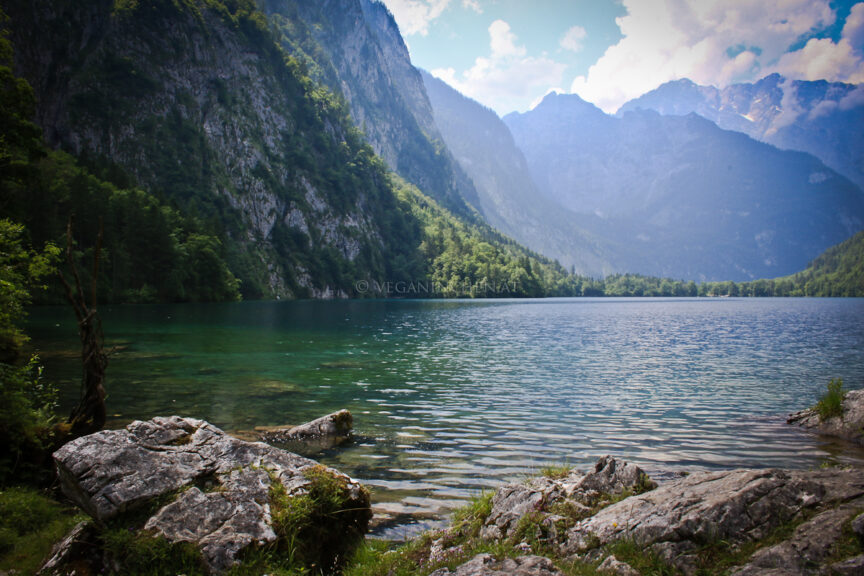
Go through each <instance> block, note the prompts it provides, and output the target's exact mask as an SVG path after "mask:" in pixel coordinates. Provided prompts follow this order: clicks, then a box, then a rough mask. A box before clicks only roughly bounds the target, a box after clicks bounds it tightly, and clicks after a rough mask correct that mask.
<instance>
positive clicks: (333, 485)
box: [54, 416, 371, 572]
mask: <svg viewBox="0 0 864 576" xmlns="http://www.w3.org/2000/svg"><path fill="white" fill-rule="evenodd" d="M54 459H55V462H56V465H57V471H58V474H59V477H60V481H61V486H62V489H63V491H64V493H65V494H66V495H67V496H68V497H69V498H71V499H72V500H73V501H74V502H76V503H77V504H78V505H79V506H80V507H81V508H82V509H83V510H84V511H86V512H87V513H88V514H90V515H91V516H92V517H93V519H94V520H95V521H96V522H97V524H99V525H104V524H105V523H106V522H108V521H112V523H116V522H118V521H121V520H122V519H123V518H124V516H125V515H129V516H133V515H135V514H140V511H141V510H143V509H148V510H149V509H150V508H153V510H154V511H153V513H152V515H150V516H149V518H148V519H147V520H146V522H145V523H144V526H143V529H144V530H145V531H147V532H148V533H150V534H153V535H155V536H159V537H163V538H166V539H167V540H168V541H169V542H190V543H193V544H194V545H196V546H197V547H198V549H199V550H200V551H201V554H202V556H203V560H204V562H205V563H206V565H207V567H208V568H209V569H210V570H211V571H213V572H221V571H224V570H225V569H227V568H228V567H230V566H231V565H232V564H233V563H235V561H236V560H237V558H238V556H239V554H240V553H241V551H243V550H244V549H246V548H248V547H250V546H252V545H255V546H263V545H267V544H269V543H273V542H275V541H277V540H278V539H279V538H280V537H281V536H282V534H280V533H278V532H279V530H277V529H274V528H277V527H276V526H274V517H276V516H277V515H278V512H279V507H280V506H285V505H286V504H285V503H286V502H289V501H290V499H291V498H300V497H306V498H309V496H310V494H312V493H313V492H314V491H315V490H319V489H320V488H319V487H320V486H321V485H324V486H326V487H328V489H329V490H330V491H331V494H328V495H327V497H328V498H329V499H330V501H331V502H332V501H333V500H334V499H336V500H338V506H339V509H340V510H339V511H340V513H339V514H331V515H328V517H327V518H326V519H316V526H315V531H314V532H315V536H314V540H315V541H314V542H309V543H305V544H304V545H305V549H306V550H310V551H312V553H311V556H314V558H310V559H311V561H313V562H314V563H317V564H318V565H319V566H321V565H322V563H326V562H327V561H330V560H332V558H334V557H335V556H337V555H339V554H340V553H341V552H344V551H345V550H347V549H348V548H349V547H350V546H351V545H352V544H353V543H354V542H355V541H356V540H357V539H358V538H360V537H362V535H363V534H364V533H365V530H366V527H367V524H368V521H369V519H370V517H371V512H370V508H369V494H368V492H367V491H366V490H365V489H364V488H363V487H362V486H361V485H360V484H359V483H357V482H356V481H354V480H352V479H351V478H349V477H347V476H345V475H344V474H341V473H340V472H338V471H336V470H333V469H330V468H325V467H323V466H321V465H320V464H318V463H317V462H315V461H313V460H309V459H307V458H303V457H301V456H298V455H296V454H292V453H290V452H286V451H284V450H281V449H279V448H276V447H273V446H270V445H268V444H264V443H260V442H245V441H242V440H238V439H236V438H233V437H231V436H229V435H227V434H225V433H224V432H222V431H221V430H219V429H218V428H216V427H215V426H213V425H211V424H209V423H207V422H204V421H202V420H196V419H192V418H181V417H177V416H172V417H167V418H154V419H153V420H150V421H147V422H141V421H136V422H133V423H131V424H129V425H128V426H127V427H126V428H125V429H122V430H111V431H103V432H98V433H96V434H91V435H89V436H85V437H82V438H79V439H77V440H74V441H72V442H70V443H68V444H66V445H65V446H63V447H62V448H61V449H60V450H58V451H57V452H55V454H54ZM322 522H323V523H324V524H326V525H320V524H321V523H322ZM294 536H296V535H294ZM301 536H302V534H301ZM292 537H293V536H292Z"/></svg>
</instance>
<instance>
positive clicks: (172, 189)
mask: <svg viewBox="0 0 864 576" xmlns="http://www.w3.org/2000/svg"><path fill="white" fill-rule="evenodd" d="M2 6H3V8H4V10H5V11H6V12H7V14H8V15H9V16H10V18H11V30H12V39H13V43H14V45H15V48H16V67H17V69H18V70H20V71H21V73H22V74H23V75H24V76H25V78H26V79H27V80H28V81H29V82H30V84H31V85H32V86H33V88H34V90H35V93H36V100H37V103H38V105H37V111H36V112H37V114H36V118H37V120H38V123H39V124H40V125H41V127H42V128H43V130H44V133H45V137H46V140H47V142H48V144H49V145H50V146H52V147H59V148H63V149H65V150H68V151H70V152H71V153H73V154H74V155H75V156H77V157H80V158H82V159H85V163H89V164H90V165H91V166H95V167H98V166H106V165H111V166H118V167H119V168H120V169H122V170H123V171H125V173H127V174H128V175H129V176H130V179H131V180H132V181H134V182H136V183H138V184H140V185H142V186H143V187H145V188H146V189H148V190H149V191H151V192H152V193H153V194H154V195H155V196H157V197H159V198H162V199H164V200H165V201H167V202H168V203H169V204H171V205H174V206H177V207H179V208H180V209H181V210H182V211H183V212H184V213H187V214H195V215H196V216H197V217H199V218H201V219H202V220H204V221H207V222H210V223H211V227H212V229H213V230H214V231H216V232H217V233H218V234H219V235H220V236H222V237H224V238H225V239H226V240H228V241H227V242H225V247H226V250H227V252H228V253H227V259H228V262H229V265H230V267H231V269H232V270H233V271H234V273H235V274H236V275H237V276H238V277H239V278H240V279H241V280H242V285H241V286H242V289H243V291H244V295H245V296H246V297H258V296H262V295H285V296H289V295H293V296H298V295H313V296H327V295H330V294H336V293H342V294H346V293H348V292H349V291H350V287H351V286H352V284H353V282H354V281H356V279H357V278H365V277H366V275H368V274H370V273H374V274H376V275H387V274H392V273H393V271H392V270H389V269H388V263H390V262H393V261H396V260H398V258H397V255H399V254H403V260H406V259H408V255H407V254H405V252H406V251H407V250H408V249H409V248H408V247H409V246H411V245H412V244H414V240H413V238H415V237H416V238H417V242H418V243H419V237H418V232H417V230H416V227H412V225H411V224H410V223H406V222H405V221H404V220H400V219H398V218H393V216H392V212H393V211H394V210H397V202H396V199H395V196H394V194H393V192H392V190H391V189H390V188H389V186H388V184H387V176H386V171H385V170H384V168H383V166H381V165H380V162H379V161H378V160H377V159H376V158H375V156H374V154H373V152H372V150H371V149H369V148H368V146H367V145H366V144H365V143H364V141H363V139H362V137H361V135H360V134H359V133H358V132H357V131H356V129H355V128H354V127H353V126H352V124H351V122H350V120H349V119H348V118H347V117H346V116H345V114H344V112H343V111H342V109H341V108H340V105H339V103H338V101H337V100H336V99H334V97H333V96H332V95H331V94H330V93H328V92H326V91H320V90H316V87H315V85H314V84H313V83H312V82H311V81H310V80H309V79H308V77H306V76H305V75H304V74H303V71H302V67H301V66H300V65H299V63H298V62H297V61H296V60H292V59H290V58H288V59H286V57H285V55H284V53H283V52H282V51H281V50H279V48H278V47H277V45H276V43H275V42H274V40H273V38H272V35H271V33H270V31H269V25H268V23H267V21H266V19H265V18H264V17H263V15H262V14H261V13H260V12H257V10H256V9H255V5H254V3H252V2H251V1H240V2H229V3H224V4H223V3H220V2H211V1H208V2H193V1H192V0H189V1H185V2H173V1H171V0H150V1H141V2H126V1H116V2H115V1H108V0H99V1H96V2H87V3H66V2H38V3H30V2H21V1H13V0H8V1H5V0H4V2H3V4H2ZM36 30H38V31H40V32H39V33H35V32H34V31H36Z"/></svg>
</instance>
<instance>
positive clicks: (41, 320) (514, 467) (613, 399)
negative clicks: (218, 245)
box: [31, 299, 864, 536]
mask: <svg viewBox="0 0 864 576" xmlns="http://www.w3.org/2000/svg"><path fill="white" fill-rule="evenodd" d="M102 314H103V317H104V325H105V333H106V335H107V336H108V338H109V344H110V343H112V342H113V343H120V344H122V346H120V347H118V351H117V352H116V354H115V355H114V356H113V357H112V359H111V363H110V365H109V368H108V378H109V381H108V393H109V398H108V403H109V406H108V409H109V414H114V415H115V418H116V424H118V425H119V424H122V423H125V422H128V421H129V420H131V419H134V418H150V417H152V416H155V415H164V414H182V415H188V416H194V417H198V418H203V419H206V420H209V421H210V422H212V423H214V424H216V425H217V426H220V427H222V428H225V429H228V430H236V429H247V430H248V429H251V428H253V427H255V426H259V425H260V426H272V425H282V424H294V423H300V422H304V421H308V420H311V419H313V418H317V417H318V416H321V415H323V414H326V413H329V412H333V411H336V410H338V409H341V408H348V409H350V410H351V411H352V413H353V414H354V423H355V431H356V437H355V439H354V441H353V442H352V443H351V444H350V445H349V446H347V447H342V448H339V449H335V450H330V451H326V452H324V453H322V454H321V455H320V459H321V460H322V461H324V462H325V463H327V464H330V465H332V466H335V467H337V468H339V469H341V470H343V471H345V472H346V473H348V474H350V475H352V476H354V477H356V478H358V479H360V480H362V481H363V482H364V483H366V484H367V485H369V486H371V487H372V488H373V494H374V496H373V497H374V500H375V510H376V512H377V513H378V515H379V519H380V520H381V523H380V528H379V530H380V532H381V533H383V534H386V535H391V536H399V535H402V534H404V533H406V532H410V531H411V530H413V529H414V527H415V526H417V525H419V526H426V525H428V523H429V522H432V523H434V522H437V521H440V519H441V518H442V517H444V516H446V514H447V513H448V512H449V511H450V510H452V508H453V507H455V506H458V505H460V504H461V503H463V502H464V500H465V499H466V498H468V497H470V496H472V495H474V494H476V493H478V492H479V491H480V490H482V489H484V488H492V487H494V486H496V485H499V484H500V483H502V482H504V481H507V480H512V479H516V478H520V477H524V476H526V475H528V474H531V473H533V472H536V471H537V470H538V469H539V468H541V467H542V466H544V465H546V464H550V463H555V464H560V463H567V464H571V465H574V466H579V465H582V466H587V465H588V464H589V463H590V462H593V461H594V460H595V459H596V458H597V457H598V456H601V455H603V454H607V453H608V454H614V455H618V456H622V457H625V458H628V459H631V460H633V461H636V462H638V463H639V464H640V465H642V466H643V467H645V468H646V469H648V470H649V471H654V472H660V471H662V470H668V469H670V468H675V469H681V468H685V469H698V468H716V467H733V466H735V467H737V466H757V467H764V466H789V467H810V466H817V465H819V464H820V463H821V462H822V461H824V460H829V461H831V460H837V459H839V458H841V456H838V454H839V453H838V452H837V451H836V450H832V448H831V446H830V445H827V444H824V443H821V442H820V441H818V440H816V439H814V438H812V437H810V436H809V435H807V434H805V433H802V432H801V431H800V430H798V429H796V428H793V427H790V426H787V425H785V415H786V414H787V413H788V412H791V411H794V410H797V409H800V408H801V407H803V406H806V405H809V404H812V403H813V402H814V401H815V399H816V397H817V396H818V394H819V393H820V391H821V390H822V389H824V386H825V384H826V383H827V382H828V380H829V379H831V378H834V377H842V378H843V379H844V381H845V382H846V383H847V385H849V386H850V387H853V388H859V387H864V355H862V350H864V301H862V300H851V299H849V300H773V299H770V300H764V299H758V300H734V299H723V300H701V299H700V300H686V299H685V300H652V299H644V300H643V299H635V300H628V299H598V300H593V299H580V300H530V301H525V300H517V301H504V302H502V301H349V302H285V303H243V304H219V305H178V306H137V307H136V306H129V307H114V308H107V309H104V310H102ZM31 324H32V327H31V333H32V335H33V341H34V344H35V345H36V346H37V347H38V348H39V350H40V353H41V355H42V357H43V359H44V360H45V363H46V366H47V369H48V374H49V375H50V377H51V378H53V379H54V380H55V381H59V382H60V383H61V384H62V385H63V388H64V390H66V391H68V392H69V393H70V394H72V395H74V394H75V393H77V383H76V378H77V377H78V376H79V368H78V365H77V363H76V362H77V354H76V344H77V341H76V337H75V333H74V321H73V318H72V317H71V314H70V313H69V312H68V311H66V310H65V309H37V310H34V311H33V314H32V321H31ZM73 400H74V398H73V397H71V396H67V397H66V398H65V399H64V402H65V404H66V406H67V407H68V406H71V404H72V402H73ZM843 457H848V456H843ZM388 518H389V521H387V520H388Z"/></svg>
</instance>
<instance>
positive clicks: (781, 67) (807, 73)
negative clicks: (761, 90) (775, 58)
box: [774, 2, 864, 84]
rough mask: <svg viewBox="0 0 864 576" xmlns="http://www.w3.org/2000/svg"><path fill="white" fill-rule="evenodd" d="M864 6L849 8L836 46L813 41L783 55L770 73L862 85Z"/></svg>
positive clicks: (829, 40)
mask: <svg viewBox="0 0 864 576" xmlns="http://www.w3.org/2000/svg"><path fill="white" fill-rule="evenodd" d="M862 50H864V2H861V3H859V4H856V5H855V6H853V7H852V12H851V13H850V14H849V17H848V18H847V19H846V24H845V25H844V26H843V32H842V34H841V37H840V40H839V41H838V42H836V43H835V42H834V41H832V40H831V39H830V38H813V39H811V40H809V41H808V42H807V44H806V45H805V46H804V47H803V48H801V49H800V50H797V51H795V52H790V53H788V54H784V55H783V56H782V57H781V58H780V60H779V62H777V65H776V66H775V67H774V69H775V70H776V71H777V72H780V73H781V74H783V75H784V76H788V77H790V78H795V79H800V80H836V81H842V82H852V83H855V84H858V83H860V82H864V53H862Z"/></svg>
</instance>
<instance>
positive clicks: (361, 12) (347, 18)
mask: <svg viewBox="0 0 864 576" xmlns="http://www.w3.org/2000/svg"><path fill="white" fill-rule="evenodd" d="M261 7H262V10H263V11H264V12H265V13H266V14H267V16H268V18H269V20H270V21H271V22H272V23H274V24H275V26H276V28H277V29H278V31H279V33H280V38H279V39H280V43H281V45H282V46H283V47H284V48H285V49H286V50H287V51H288V52H289V53H291V54H292V55H294V56H295V57H297V58H298V59H300V60H301V61H302V62H304V63H305V64H306V65H307V67H308V70H309V71H310V75H311V76H312V78H313V79H315V80H316V81H319V82H321V83H323V84H325V85H327V86H329V87H330V89H331V90H332V91H333V92H334V93H336V94H340V95H342V96H343V97H344V98H345V100H346V102H347V103H348V105H349V108H350V112H351V117H352V118H353V120H354V122H355V124H356V125H357V126H358V127H359V128H360V129H361V131H362V132H363V133H364V135H365V137H366V140H367V141H368V142H369V144H370V145H371V146H372V148H373V149H374V150H375V152H376V154H378V155H379V156H381V157H382V158H383V159H384V160H385V161H386V162H387V164H388V165H389V166H390V168H391V169H393V170H394V171H395V172H397V173H398V174H399V175H400V176H402V177H403V178H405V179H406V180H408V181H409V182H411V183H412V184H414V185H415V186H417V187H418V188H420V189H421V190H423V191H424V192H425V193H427V194H429V195H430V196H432V197H433V198H434V199H436V200H438V201H439V202H441V203H442V204H443V205H444V206H446V207H447V208H449V209H450V210H452V211H454V212H455V213H457V214H460V215H462V216H471V215H472V209H471V208H470V207H469V205H471V206H477V205H478V199H477V194H476V192H475V190H474V186H473V184H472V182H471V180H470V179H469V178H468V177H467V176H466V175H465V174H464V173H463V172H462V171H461V170H460V168H459V166H458V164H456V162H455V161H454V160H453V158H452V157H451V156H450V153H449V152H448V151H447V149H446V148H445V147H444V146H443V144H442V142H441V136H440V134H439V133H438V129H437V127H436V125H435V120H434V118H433V115H432V108H431V106H430V104H429V100H428V98H427V96H426V91H425V88H424V86H423V80H422V79H421V77H420V74H419V72H418V71H417V70H416V69H415V68H414V66H412V65H411V59H410V56H409V54H408V49H407V47H406V46H405V42H404V41H403V39H402V36H401V35H400V33H399V28H398V26H397V25H396V22H395V20H394V19H393V16H392V15H391V14H390V12H389V11H388V10H387V8H386V7H385V6H384V5H383V4H381V3H380V2H377V1H373V0H323V1H316V2H307V1H303V0H267V1H265V2H261Z"/></svg>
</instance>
